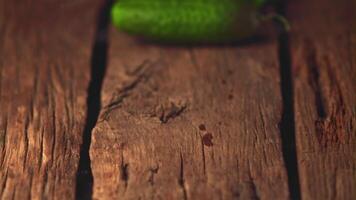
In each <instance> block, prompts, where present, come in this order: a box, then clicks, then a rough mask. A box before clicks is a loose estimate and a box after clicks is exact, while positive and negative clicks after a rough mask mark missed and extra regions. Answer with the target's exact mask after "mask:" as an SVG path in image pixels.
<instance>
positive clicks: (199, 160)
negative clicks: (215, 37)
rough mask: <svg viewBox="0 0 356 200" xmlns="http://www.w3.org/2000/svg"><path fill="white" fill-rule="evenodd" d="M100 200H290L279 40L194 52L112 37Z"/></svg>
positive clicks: (98, 158)
mask: <svg viewBox="0 0 356 200" xmlns="http://www.w3.org/2000/svg"><path fill="white" fill-rule="evenodd" d="M111 33H112V36H111V43H110V46H111V47H110V51H109V52H110V53H109V68H108V71H107V75H106V79H105V81H104V86H103V92H102V101H103V105H104V107H103V109H102V112H101V115H100V119H99V122H98V124H97V126H96V127H95V129H94V130H93V135H92V144H91V149H90V156H91V161H92V165H91V166H92V170H93V177H94V188H93V198H94V199H99V198H100V199H118V198H120V199H235V198H241V199H255V198H256V199H258V198H261V199H287V198H288V197H289V192H288V181H287V175H286V169H285V167H284V163H283V158H282V152H281V149H282V148H281V139H280V132H279V128H278V123H279V121H280V118H281V112H282V111H281V110H282V102H281V94H280V87H279V81H280V80H279V64H278V55H277V46H278V45H277V42H276V41H275V40H271V41H268V42H264V43H253V44H248V45H245V46H242V45H241V46H220V47H212V46H210V47H209V46H205V47H204V46H202V47H196V48H188V47H177V46H156V45H153V44H147V43H146V44H145V43H139V42H137V41H135V40H134V39H132V38H130V37H128V36H126V35H124V34H121V33H118V32H117V31H112V32H111Z"/></svg>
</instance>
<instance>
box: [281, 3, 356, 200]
mask: <svg viewBox="0 0 356 200" xmlns="http://www.w3.org/2000/svg"><path fill="white" fill-rule="evenodd" d="M353 2H354V1H349V0H340V1H333V0H301V1H294V2H292V3H291V4H290V6H289V8H288V12H287V13H289V16H290V18H291V21H292V29H293V31H292V37H291V52H292V63H293V73H294V77H295V80H294V82H295V86H294V88H295V105H294V106H295V112H296V113H295V115H296V140H297V151H298V163H299V173H300V184H301V195H302V199H356V93H355V91H356V64H355V63H356V62H355V61H356V60H355V58H356V57H355V55H356V49H355V47H356V45H355V39H356V37H355V33H356V32H355V29H352V27H355V22H356V20H355V19H356V18H355V11H356V10H355V5H353Z"/></svg>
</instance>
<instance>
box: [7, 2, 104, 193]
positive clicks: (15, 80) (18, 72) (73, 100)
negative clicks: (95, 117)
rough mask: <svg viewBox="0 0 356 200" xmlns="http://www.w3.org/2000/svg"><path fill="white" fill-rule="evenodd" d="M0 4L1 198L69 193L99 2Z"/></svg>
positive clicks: (73, 176)
mask: <svg viewBox="0 0 356 200" xmlns="http://www.w3.org/2000/svg"><path fill="white" fill-rule="evenodd" d="M0 2H1V3H0V4H1V9H2V10H1V16H2V17H1V19H0V25H1V26H0V28H1V30H0V44H1V49H0V51H1V52H0V198H1V199H29V198H32V199H74V197H75V183H76V171H77V166H78V161H79V148H80V144H81V140H82V138H81V136H82V135H81V134H82V130H83V126H84V121H85V110H86V97H87V92H86V90H87V86H88V82H89V73H90V63H89V62H90V54H91V46H92V41H93V33H94V29H95V23H96V20H95V18H96V11H97V8H98V3H99V1H94V0H91V1H71V0H65V1H63V0H61V1H59V0H58V1H45V0H40V1H36V2H33V1H5V0H1V1H0Z"/></svg>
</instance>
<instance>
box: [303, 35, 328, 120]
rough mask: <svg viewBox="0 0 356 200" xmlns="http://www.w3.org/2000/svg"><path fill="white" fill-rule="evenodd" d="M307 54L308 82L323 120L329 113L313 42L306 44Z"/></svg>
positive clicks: (319, 115)
mask: <svg viewBox="0 0 356 200" xmlns="http://www.w3.org/2000/svg"><path fill="white" fill-rule="evenodd" d="M304 50H305V52H306V54H307V55H306V58H305V59H306V61H307V65H308V67H307V68H308V70H309V73H308V82H309V85H310V86H311V88H312V89H313V92H314V94H315V97H314V98H315V107H316V108H317V113H318V117H319V118H320V119H321V120H323V119H325V118H326V116H327V112H326V109H325V105H324V101H323V99H324V97H323V96H324V95H323V91H322V89H321V86H320V72H319V66H318V61H317V55H316V50H315V46H313V43H312V41H306V42H305V49H304Z"/></svg>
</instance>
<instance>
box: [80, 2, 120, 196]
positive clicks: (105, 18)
mask: <svg viewBox="0 0 356 200" xmlns="http://www.w3.org/2000/svg"><path fill="white" fill-rule="evenodd" d="M112 3H113V1H112V0H106V1H105V2H104V4H103V6H102V8H101V10H100V13H99V16H98V21H97V29H96V33H95V40H94V46H93V49H92V55H91V79H90V82H89V87H88V92H87V94H88V96H87V112H86V122H85V126H84V130H83V135H82V138H83V139H82V146H81V148H80V159H79V166H78V169H77V180H76V199H92V192H93V174H92V169H91V161H90V156H89V149H90V144H91V133H92V129H93V128H94V126H95V125H96V122H97V119H98V117H99V113H100V109H101V95H100V94H101V88H102V83H103V79H104V76H105V72H106V66H107V48H108V41H107V40H108V27H109V22H110V14H109V13H110V8H111V5H112Z"/></svg>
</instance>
